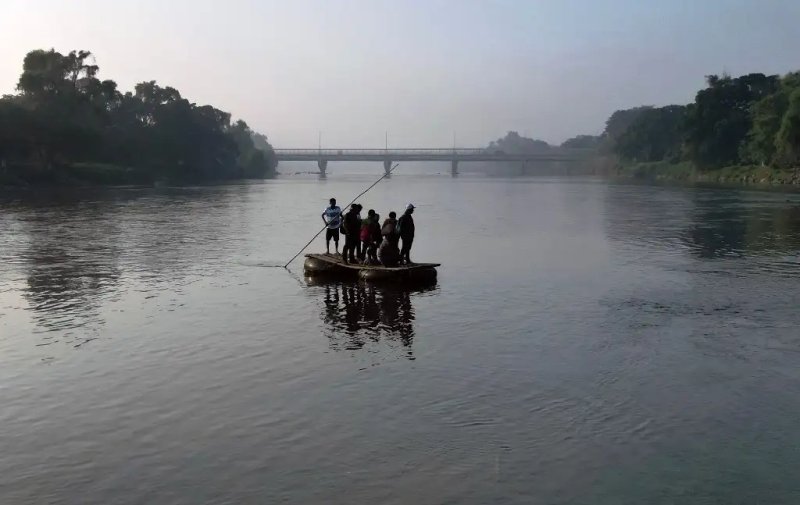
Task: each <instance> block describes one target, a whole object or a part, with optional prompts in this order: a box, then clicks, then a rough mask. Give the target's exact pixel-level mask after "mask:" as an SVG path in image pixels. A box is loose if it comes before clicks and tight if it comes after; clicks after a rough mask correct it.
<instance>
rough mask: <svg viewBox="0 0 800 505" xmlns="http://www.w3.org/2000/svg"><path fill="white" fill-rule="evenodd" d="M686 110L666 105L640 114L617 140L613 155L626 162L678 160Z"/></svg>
mask: <svg viewBox="0 0 800 505" xmlns="http://www.w3.org/2000/svg"><path fill="white" fill-rule="evenodd" d="M685 114H686V107H685V106H683V105H668V106H666V107H659V108H647V109H645V110H642V111H640V112H639V114H638V115H637V116H636V118H635V119H634V120H633V122H632V123H631V124H630V125H629V126H628V128H627V130H625V132H624V133H623V134H622V135H620V136H619V137H618V138H617V141H616V144H615V146H614V152H615V153H616V154H617V155H618V156H619V157H620V158H622V159H624V160H628V161H640V162H650V161H661V160H668V161H672V162H676V161H678V160H679V159H680V154H681V143H682V140H683V130H682V127H683V124H684V118H685Z"/></svg>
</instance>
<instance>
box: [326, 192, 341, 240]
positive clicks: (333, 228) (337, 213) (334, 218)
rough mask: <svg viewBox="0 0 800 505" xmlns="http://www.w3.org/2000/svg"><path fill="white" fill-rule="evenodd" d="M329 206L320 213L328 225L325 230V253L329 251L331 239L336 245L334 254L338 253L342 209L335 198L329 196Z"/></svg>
mask: <svg viewBox="0 0 800 505" xmlns="http://www.w3.org/2000/svg"><path fill="white" fill-rule="evenodd" d="M330 204H331V205H330V207H327V208H326V209H325V212H323V213H322V222H323V223H325V225H326V226H327V227H328V229H327V230H325V250H326V254H330V253H331V239H333V242H334V245H335V247H336V254H339V227H340V226H342V209H340V208H339V207H338V206H337V205H336V198H331V200H330Z"/></svg>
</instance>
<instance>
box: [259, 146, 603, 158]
mask: <svg viewBox="0 0 800 505" xmlns="http://www.w3.org/2000/svg"><path fill="white" fill-rule="evenodd" d="M274 151H275V154H278V155H297V156H303V155H305V156H320V157H324V156H358V155H372V156H375V155H383V154H385V155H388V156H391V155H393V154H399V155H420V156H424V155H440V156H441V155H449V154H455V155H466V156H469V155H479V154H493V155H500V156H502V155H505V154H510V155H518V154H521V153H506V152H503V151H501V150H498V149H486V148H464V147H459V148H455V149H453V148H449V149H448V148H440V149H428V148H420V149H414V148H400V149H275V150H274ZM589 151H591V150H587V149H562V148H558V147H555V148H553V149H549V150H546V151H544V150H543V151H542V152H541V153H525V154H541V155H558V154H578V153H584V152H589Z"/></svg>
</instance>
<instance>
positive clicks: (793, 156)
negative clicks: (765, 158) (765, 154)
mask: <svg viewBox="0 0 800 505" xmlns="http://www.w3.org/2000/svg"><path fill="white" fill-rule="evenodd" d="M775 150H776V154H777V159H778V161H779V163H780V164H781V165H786V166H796V165H797V164H798V163H800V88H797V89H795V90H793V91H792V93H791V95H789V105H788V108H787V110H786V113H785V114H784V115H783V119H782V120H781V127H780V129H779V130H778V133H777V136H776V138H775Z"/></svg>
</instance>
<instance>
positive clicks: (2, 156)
mask: <svg viewBox="0 0 800 505" xmlns="http://www.w3.org/2000/svg"><path fill="white" fill-rule="evenodd" d="M91 61H92V56H91V53H90V52H88V51H72V52H70V53H69V54H67V55H63V54H61V53H58V52H56V51H54V50H52V49H51V50H49V51H43V50H36V51H31V52H30V53H28V55H27V56H26V57H25V61H24V63H23V71H22V75H21V76H20V78H19V83H18V85H17V91H18V94H16V95H6V96H4V97H3V98H2V99H0V160H1V161H2V164H3V166H4V167H9V166H12V167H17V168H19V167H22V169H23V170H24V171H27V172H39V173H45V174H54V173H59V172H63V173H74V171H73V172H71V171H70V170H71V169H72V168H74V167H76V166H81V165H84V166H85V165H94V166H103V167H112V168H115V169H120V168H124V169H125V171H126V172H128V173H131V172H132V173H136V174H137V175H138V176H139V177H140V178H141V179H142V180H158V179H168V180H174V181H186V182H188V181H192V182H194V181H212V180H222V179H233V178H262V177H268V176H270V175H272V174H274V172H275V167H276V165H277V162H276V159H275V155H274V152H273V150H272V147H271V146H270V145H269V143H268V142H267V140H266V138H265V137H264V136H263V135H260V134H257V133H255V132H253V131H252V130H251V129H250V128H249V127H248V126H247V124H246V123H245V122H244V121H241V120H239V121H236V122H233V123H232V122H231V115H230V114H229V113H227V112H223V111H221V110H219V109H216V108H214V107H212V106H210V105H197V104H194V103H191V102H190V101H189V100H187V99H185V98H183V97H182V96H181V94H180V92H179V91H178V90H176V89H174V88H171V87H161V86H159V85H158V84H156V82H155V81H150V82H142V83H140V84H137V85H136V86H135V89H134V91H133V92H126V93H122V92H120V91H119V90H118V89H117V84H116V83H115V82H114V81H111V80H102V81H101V80H100V79H98V77H97V74H98V70H99V69H98V67H97V65H94V64H91Z"/></svg>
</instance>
